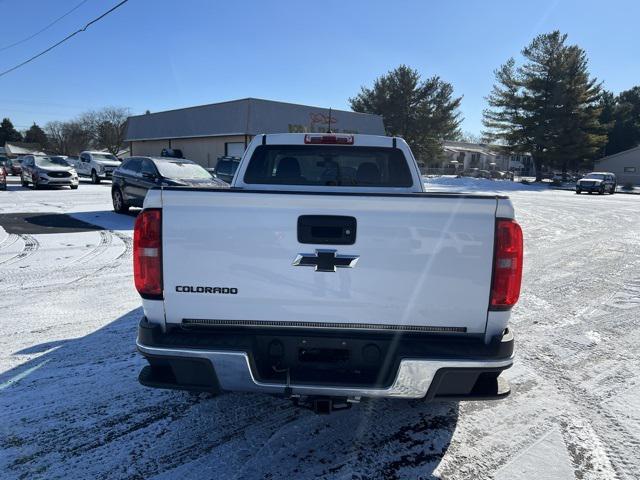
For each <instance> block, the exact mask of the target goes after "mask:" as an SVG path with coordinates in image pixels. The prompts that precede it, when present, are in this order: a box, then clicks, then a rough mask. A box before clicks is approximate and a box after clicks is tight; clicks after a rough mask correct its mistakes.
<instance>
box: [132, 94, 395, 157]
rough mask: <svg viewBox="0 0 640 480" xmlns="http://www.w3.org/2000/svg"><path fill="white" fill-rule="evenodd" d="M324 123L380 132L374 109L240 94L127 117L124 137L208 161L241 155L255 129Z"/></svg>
mask: <svg viewBox="0 0 640 480" xmlns="http://www.w3.org/2000/svg"><path fill="white" fill-rule="evenodd" d="M329 129H331V131H333V132H336V133H338V132H339V133H364V134H372V135H384V125H383V123H382V117H381V116H379V115H370V114H365V113H355V112H347V111H342V110H331V112H329V109H328V108H320V107H312V106H307V105H297V104H292V103H284V102H275V101H271V100H261V99H257V98H244V99H241V100H233V101H229V102H222V103H213V104H209V105H201V106H197V107H189V108H181V109H178V110H168V111H165V112H157V113H148V114H145V115H137V116H133V117H129V120H128V123H127V133H126V138H125V141H126V142H128V144H129V149H130V153H131V155H160V153H161V152H162V149H163V148H172V149H180V150H182V153H183V155H184V157H185V158H189V159H191V160H194V161H196V162H198V163H200V164H201V165H203V166H205V167H214V166H215V164H216V162H217V160H218V158H220V157H222V156H235V157H239V156H241V155H242V153H243V152H244V150H245V148H246V147H247V145H248V143H249V142H250V141H251V139H252V138H253V137H254V136H255V135H260V134H263V133H286V132H299V133H304V132H326V131H327V130H329Z"/></svg>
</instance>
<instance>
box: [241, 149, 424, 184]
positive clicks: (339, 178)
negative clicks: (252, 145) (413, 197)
mask: <svg viewBox="0 0 640 480" xmlns="http://www.w3.org/2000/svg"><path fill="white" fill-rule="evenodd" d="M244 182H245V183H247V184H272V185H311V186H331V187H340V186H343V187H411V186H412V185H413V179H412V177H411V172H410V171H409V166H408V164H407V160H406V159H405V157H404V154H403V153H402V151H401V150H400V149H398V148H384V147H345V146H328V145H262V146H259V147H257V148H256V150H255V151H254V153H253V155H252V156H251V159H250V160H249V165H248V167H247V171H246V172H245V175H244Z"/></svg>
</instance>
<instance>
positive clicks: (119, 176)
mask: <svg viewBox="0 0 640 480" xmlns="http://www.w3.org/2000/svg"><path fill="white" fill-rule="evenodd" d="M161 186H172V187H187V186H193V187H210V188H229V185H228V184H227V183H225V182H224V181H222V180H219V179H217V178H214V177H213V176H212V175H211V173H209V172H207V171H206V170H205V169H204V168H202V167H201V166H200V165H198V164H197V163H195V162H192V161H191V160H186V159H184V158H172V157H131V158H127V159H125V160H124V162H122V165H121V166H120V167H119V168H118V169H117V170H116V171H115V172H114V173H113V185H112V186H111V199H112V201H113V209H114V210H115V211H116V212H119V213H125V212H126V211H127V210H129V207H142V203H143V202H144V197H145V196H146V194H147V191H148V190H150V189H152V188H157V187H161Z"/></svg>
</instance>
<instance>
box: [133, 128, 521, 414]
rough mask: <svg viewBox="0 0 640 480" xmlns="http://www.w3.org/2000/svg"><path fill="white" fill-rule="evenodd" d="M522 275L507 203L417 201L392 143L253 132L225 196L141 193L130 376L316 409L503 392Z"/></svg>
mask: <svg viewBox="0 0 640 480" xmlns="http://www.w3.org/2000/svg"><path fill="white" fill-rule="evenodd" d="M521 274H522V231H521V229H520V227H519V225H518V224H517V223H516V221H515V220H514V211H513V207H512V205H511V202H510V201H509V199H508V198H507V197H504V196H499V195H490V194H485V195H479V194H460V193H429V192H427V191H425V188H424V185H423V182H422V180H421V176H420V171H419V169H418V166H417V164H416V161H415V159H414V157H413V155H412V153H411V151H410V149H409V147H408V146H407V144H406V143H405V142H404V141H403V140H402V139H400V138H391V137H380V136H369V135H338V134H335V135H334V134H306V135H305V134H272V135H260V136H257V137H255V138H254V140H253V141H252V142H251V144H250V145H249V147H248V148H247V151H246V153H245V154H244V157H243V158H242V161H241V163H240V165H239V167H238V170H237V173H236V175H235V177H234V179H233V181H232V184H231V188H230V189H220V190H211V189H198V188H189V187H166V188H162V189H160V188H158V189H155V190H150V191H149V193H148V194H147V196H146V199H145V202H144V210H143V211H142V212H141V213H140V215H138V218H137V219H136V225H135V232H134V277H135V285H136V288H137V290H138V292H139V293H140V295H141V296H142V299H143V300H142V302H143V306H144V318H143V319H142V320H141V322H140V325H139V330H138V339H137V347H138V350H139V351H140V352H141V353H142V355H144V357H145V358H146V359H147V360H148V362H149V365H148V366H147V367H145V368H144V369H143V370H142V372H141V373H140V377H139V380H140V382H141V383H142V384H143V385H147V386H151V387H160V388H174V389H187V390H196V391H212V392H220V391H252V392H265V393H269V394H280V395H285V396H288V397H291V398H293V399H297V400H298V401H300V400H309V401H310V402H312V404H313V406H314V407H315V408H316V409H317V410H319V411H329V410H331V409H332V408H337V405H339V404H340V402H354V401H358V400H359V399H360V398H362V397H404V398H424V399H427V400H433V399H444V398H446V399H452V398H453V399H472V400H476V399H494V398H501V397H504V396H505V395H507V394H508V393H509V386H508V384H507V383H506V382H505V381H504V380H503V379H502V378H499V375H500V373H501V372H502V371H503V370H505V369H507V368H509V367H510V366H511V365H512V363H513V335H512V333H511V331H510V330H509V328H508V326H507V324H508V321H509V315H510V309H511V308H512V307H513V305H514V304H515V303H516V302H517V300H518V296H519V293H520V281H521ZM342 404H343V405H344V404H345V403H342Z"/></svg>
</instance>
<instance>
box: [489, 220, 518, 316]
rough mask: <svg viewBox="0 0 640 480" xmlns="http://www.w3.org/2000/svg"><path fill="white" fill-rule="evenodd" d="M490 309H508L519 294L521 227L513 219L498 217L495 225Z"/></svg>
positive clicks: (514, 302)
mask: <svg viewBox="0 0 640 480" xmlns="http://www.w3.org/2000/svg"><path fill="white" fill-rule="evenodd" d="M495 241H496V245H495V253H494V256H493V279H492V281H491V300H490V303H489V309H490V310H508V309H509V308H511V307H513V306H514V305H515V304H516V302H517V301H518V297H519V296H520V284H521V282H522V250H523V244H522V229H521V228H520V225H518V223H517V222H516V221H515V220H511V219H504V218H500V219H498V221H497V225H496V240H495Z"/></svg>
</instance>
